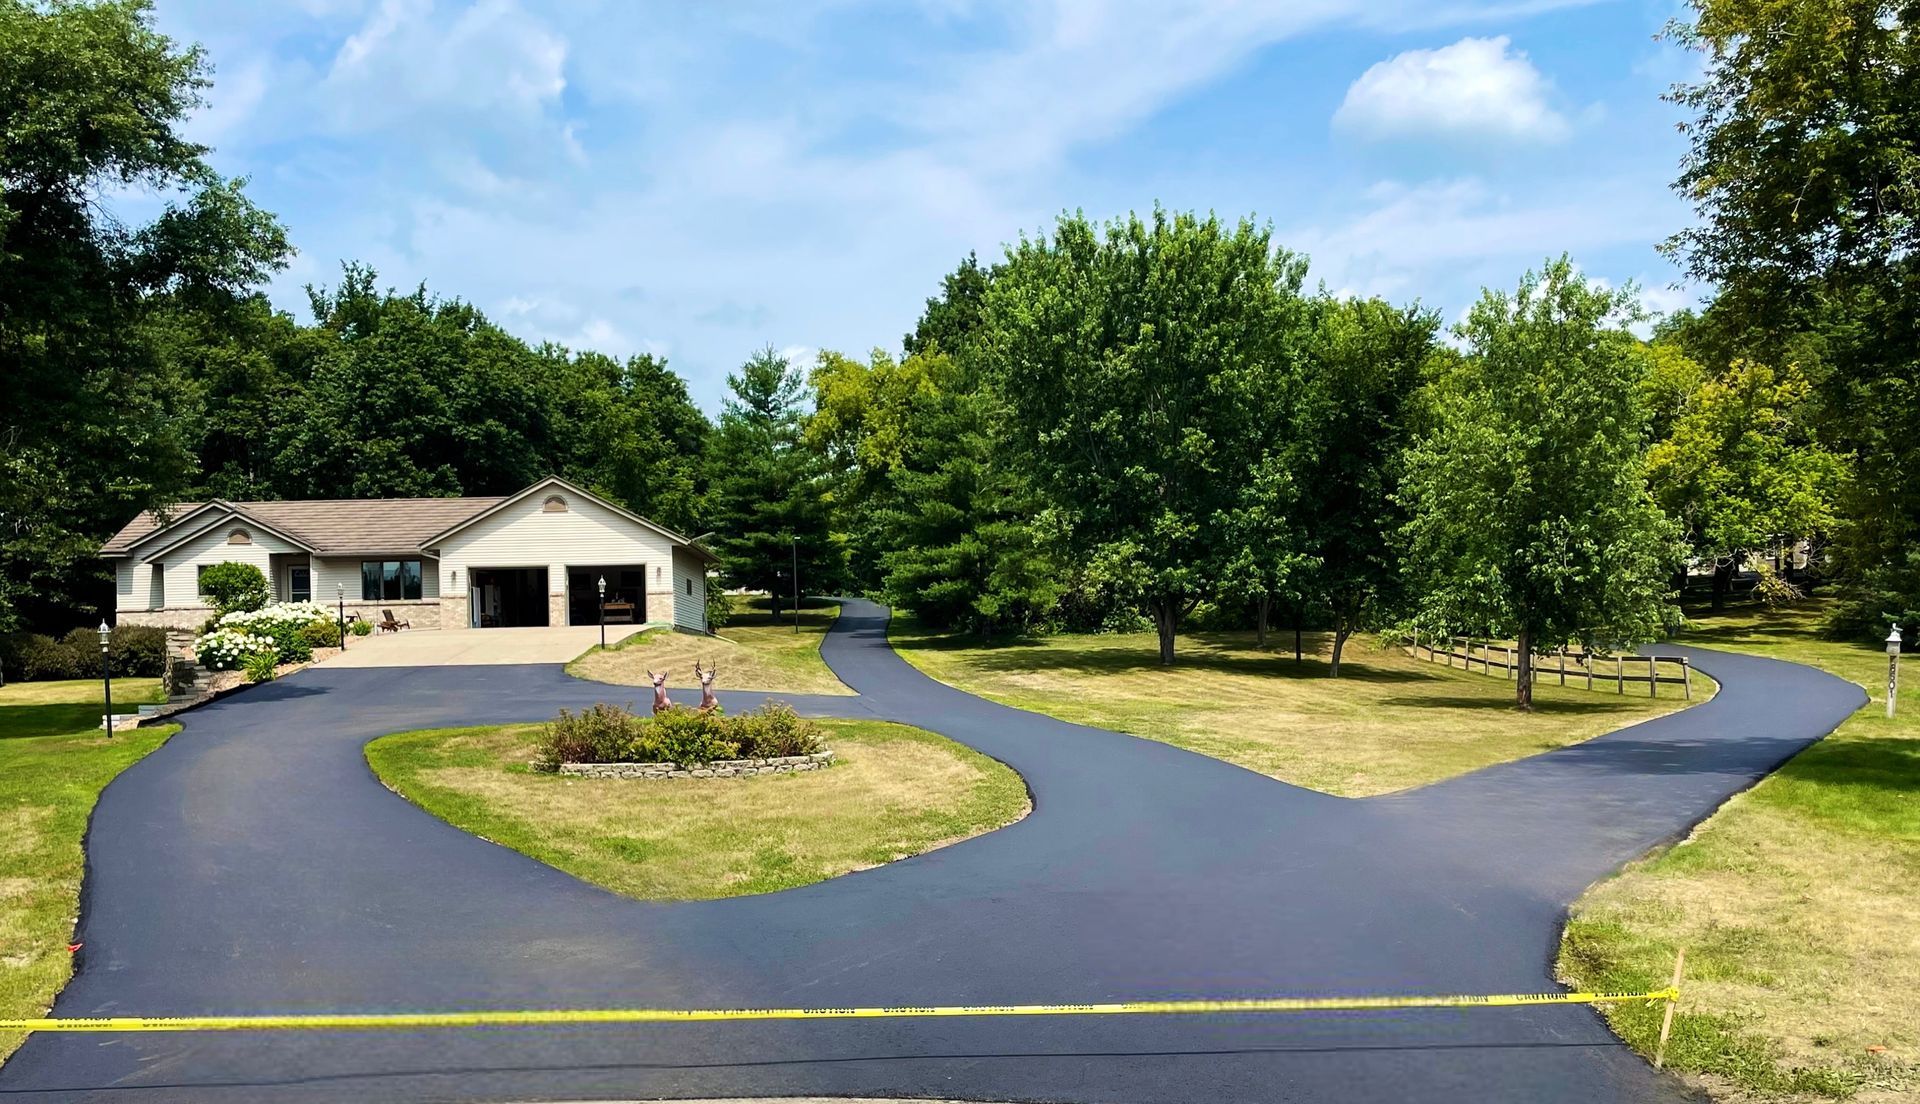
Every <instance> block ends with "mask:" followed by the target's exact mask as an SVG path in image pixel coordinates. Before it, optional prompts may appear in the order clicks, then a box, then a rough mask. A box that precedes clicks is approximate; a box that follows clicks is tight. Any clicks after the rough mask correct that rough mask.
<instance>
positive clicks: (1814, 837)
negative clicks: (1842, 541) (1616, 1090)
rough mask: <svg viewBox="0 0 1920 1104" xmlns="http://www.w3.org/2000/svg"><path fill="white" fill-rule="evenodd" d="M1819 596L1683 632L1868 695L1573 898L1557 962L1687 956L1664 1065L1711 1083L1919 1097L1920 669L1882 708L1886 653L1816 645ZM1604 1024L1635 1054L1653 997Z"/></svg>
mask: <svg viewBox="0 0 1920 1104" xmlns="http://www.w3.org/2000/svg"><path fill="white" fill-rule="evenodd" d="M1823 612H1824V611H1823V609H1822V607H1821V606H1820V605H1819V604H1818V603H1807V604H1804V605H1802V606H1798V607H1795V608H1792V609H1788V610H1781V611H1766V610H1758V609H1749V610H1740V611H1735V612H1728V613H1725V614H1722V615H1719V616H1707V615H1696V616H1698V618H1699V621H1698V624H1697V627H1696V628H1694V629H1693V630H1692V631H1690V632H1688V633H1686V634H1684V635H1683V636H1682V637H1681V640H1682V641H1683V642H1685V643H1690V644H1701V645H1704V646H1709V647H1718V648H1726V649H1728V650H1731V651H1740V652H1750V653H1752V654H1755V655H1764V656H1771V657H1774V658H1778V659H1786V660H1792V661H1794V662H1797V663H1805V664H1809V665H1811V666H1814V667H1819V668H1822V669H1823V670H1827V671H1830V672H1832V673H1833V674H1836V675H1839V676H1841V677H1843V678H1847V679H1850V680H1852V681H1854V682H1857V683H1859V684H1861V685H1862V686H1864V687H1866V688H1867V690H1868V691H1869V692H1870V693H1871V694H1872V695H1873V697H1874V702H1873V704H1872V705H1870V706H1868V707H1867V708H1865V709H1863V710H1861V711H1860V712H1859V713H1856V714H1854V715H1853V716H1852V717H1851V718H1849V719H1848V720H1847V721H1846V722H1845V723H1844V724H1842V725H1841V726H1840V728H1839V730H1838V731H1836V732H1835V733H1834V734H1833V735H1831V736H1829V737H1828V738H1827V739H1825V740H1823V741H1821V742H1820V743H1818V744H1815V745H1814V746H1813V747H1811V748H1808V749H1807V750H1806V751H1804V752H1802V753H1801V754H1800V755H1798V756H1796V757H1795V758H1794V759H1793V760H1792V761H1790V762H1788V763H1787V764H1786V765H1785V766H1784V767H1782V768H1781V769H1780V770H1779V771H1778V772H1777V773H1775V774H1774V775H1773V776H1771V777H1769V778H1768V779H1766V780H1765V781H1763V782H1761V783H1760V784H1759V785H1758V786H1756V787H1754V788H1753V789H1752V790H1750V791H1748V792H1747V793H1745V794H1742V795H1740V796H1738V797H1735V798H1734V799H1733V800H1731V801H1729V802H1728V803H1727V804H1726V805H1725V806H1724V807H1722V808H1721V810H1720V811H1719V812H1717V813H1716V814H1714V816H1713V817H1712V818H1710V819H1709V820H1707V821H1706V822H1705V823H1703V824H1701V825H1700V827H1699V828H1698V829H1696V830H1695V831H1694V832H1693V834H1692V835H1691V836H1690V837H1689V838H1688V839H1687V840H1686V841H1685V842H1683V843H1681V844H1679V845H1678V846H1675V847H1673V848H1671V849H1669V850H1667V851H1665V852H1663V853H1661V854H1659V855H1656V856H1653V857H1651V858H1649V859H1647V860H1644V861H1642V862H1640V863H1636V864H1634V865H1633V866H1631V867H1629V868H1628V869H1627V870H1626V871H1624V872H1623V873H1621V874H1620V875H1618V876H1616V877H1614V878H1611V879H1609V880H1607V881H1605V882H1602V883H1600V884H1598V885H1596V886H1594V887H1593V888H1592V889H1591V890H1589V891H1588V892H1587V894H1586V896H1584V897H1583V898H1582V899H1581V900H1580V902H1579V903H1578V904H1577V905H1576V906H1575V907H1574V910H1573V917H1572V921H1571V923H1570V924H1569V925H1568V928H1567V933H1566V939H1565V942H1564V945H1563V947H1562V951H1561V958H1560V966H1561V972H1562V974H1563V976H1564V977H1566V978H1567V979H1568V980H1569V981H1570V982H1573V983H1575V984H1578V985H1580V986H1582V987H1595V988H1608V989H1611V988H1616V987H1632V986H1637V985H1643V984H1653V983H1655V982H1657V983H1658V984H1665V979H1666V977H1667V975H1668V973H1669V971H1670V970H1671V968H1672V961H1673V953H1674V949H1675V948H1676V947H1678V946H1683V945H1684V946H1685V947H1686V949H1687V979H1686V983H1685V985H1684V986H1683V993H1684V999H1683V1000H1682V1002H1681V1004H1680V1014H1679V1015H1678V1017H1677V1018H1676V1021H1675V1026H1674V1038H1673V1041H1672V1043H1671V1044H1670V1046H1669V1051H1668V1065H1669V1066H1671V1067H1672V1068H1675V1069H1678V1070H1681V1071H1685V1072H1688V1073H1690V1074H1693V1075H1696V1076H1698V1077H1700V1078H1701V1080H1702V1083H1703V1084H1705V1085H1707V1086H1708V1087H1709V1088H1710V1089H1711V1090H1714V1091H1715V1092H1716V1095H1718V1096H1721V1097H1724V1098H1727V1099H1744V1098H1745V1097H1747V1096H1755V1095H1757V1096H1763V1097H1764V1096H1774V1095H1782V1094H1800V1095H1804V1096H1810V1097H1816V1098H1844V1097H1848V1096H1853V1097H1856V1098H1858V1099H1860V1100H1883V1099H1885V1100H1891V1099H1896V1098H1898V1099H1913V1098H1914V1096H1915V1095H1920V688H1916V686H1915V680H1916V678H1920V667H1915V666H1914V664H1915V661H1916V657H1912V656H1909V657H1907V659H1906V660H1905V661H1904V663H1905V664H1906V665H1907V666H1908V667H1909V668H1910V673H1908V672H1903V674H1908V677H1907V678H1905V679H1903V681H1904V682H1905V683H1906V684H1905V685H1903V686H1902V687H1901V690H1900V700H1899V709H1900V716H1899V717H1898V718H1896V719H1895V720H1891V721H1889V720H1887V718H1886V714H1885V707H1886V700H1885V688H1886V685H1885V684H1886V662H1887V659H1886V654H1885V652H1884V651H1882V650H1881V649H1880V648H1879V647H1876V646H1874V645H1872V644H1868V643H1858V644H1853V643H1837V642H1834V641H1828V640H1822V639H1820V638H1819V636H1818V634H1817V632H1816V627H1817V624H1818V622H1819V620H1820V617H1821V615H1822V613H1823ZM1608 1015H1609V1018H1610V1020H1611V1021H1612V1022H1613V1024H1614V1027H1615V1029H1616V1030H1618V1031H1619V1032H1620V1033H1621V1035H1622V1036H1623V1037H1624V1038H1626V1039H1627V1041H1628V1042H1630V1043H1632V1044H1633V1045H1634V1046H1636V1047H1637V1048H1639V1049H1641V1050H1643V1051H1646V1050H1649V1049H1650V1047H1651V1045H1652V1041H1653V1039H1654V1037H1655V1034H1656V1033H1657V1031H1658V1014H1657V1011H1655V1010H1651V1009H1642V1008H1631V1007H1626V1006H1618V1007H1614V1008H1612V1009H1610V1010H1609V1012H1608Z"/></svg>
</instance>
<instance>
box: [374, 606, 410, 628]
mask: <svg viewBox="0 0 1920 1104" xmlns="http://www.w3.org/2000/svg"><path fill="white" fill-rule="evenodd" d="M378 627H379V629H380V631H381V632H399V631H400V630H401V629H411V628H413V622H411V621H395V620H394V619H393V611H392V610H390V609H383V610H381V611H380V624H379V626H378Z"/></svg>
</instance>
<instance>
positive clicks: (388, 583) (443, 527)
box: [100, 478, 714, 632]
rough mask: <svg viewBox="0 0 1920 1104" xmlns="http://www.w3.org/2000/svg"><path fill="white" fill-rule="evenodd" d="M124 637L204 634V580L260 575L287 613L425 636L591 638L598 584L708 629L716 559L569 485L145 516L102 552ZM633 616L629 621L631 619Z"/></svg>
mask: <svg viewBox="0 0 1920 1104" xmlns="http://www.w3.org/2000/svg"><path fill="white" fill-rule="evenodd" d="M100 555H101V556H103V557H104V558H106V559H108V560H111V561H113V563H114V571H115V581H116V587H117V590H118V599H117V601H116V603H115V606H116V609H117V611H118V613H117V617H116V620H117V621H118V622H119V623H120V624H123V625H164V626H168V627H173V628H198V627H199V626H200V624H201V623H202V622H204V621H205V620H206V619H207V616H208V613H209V610H208V606H207V601H206V599H205V598H203V597H202V596H201V594H200V587H199V577H200V572H201V571H202V570H203V569H205V568H206V567H208V566H209V565H212V564H217V563H222V562H226V561H236V562H239V563H250V564H253V565H254V566H255V567H258V568H259V569H260V570H261V571H262V572H263V573H264V574H265V575H266V577H267V585H268V586H269V587H270V588H271V589H272V591H273V597H274V599H275V600H277V601H287V602H306V601H313V602H319V603H321V604H323V605H327V606H332V605H335V604H336V602H339V601H342V600H344V602H345V604H346V608H347V611H348V613H349V614H351V613H355V612H358V613H360V614H362V615H363V616H369V617H372V618H374V619H376V620H377V619H378V616H379V612H380V611H381V610H389V609H390V610H392V611H393V614H394V616H395V617H396V618H399V619H400V620H404V621H410V622H412V624H413V627H414V628H416V629H423V628H467V627H473V628H493V627H511V626H522V625H592V624H597V623H598V620H599V608H600V596H599V591H598V583H599V580H600V579H602V578H604V579H606V581H607V603H608V604H609V606H611V607H613V610H614V612H613V614H612V615H611V616H610V618H609V619H610V620H613V619H618V620H623V621H624V620H627V619H629V618H630V619H631V620H633V621H637V622H646V623H649V624H654V625H669V626H672V627H674V628H678V629H685V630H688V631H691V632H704V631H706V602H707V593H706V590H707V567H708V565H709V564H711V563H713V562H714V558H713V554H712V553H710V552H708V551H707V550H706V549H704V548H701V547H700V546H698V545H696V544H694V543H693V542H692V541H690V540H688V539H687V538H686V537H683V536H680V535H679V534H678V533H675V532H673V531H672V530H670V529H667V528H665V527H664V526H660V525H656V524H655V523H653V522H651V521H648V520H647V519H646V518H643V517H640V516H639V515H637V514H633V513H629V512H628V511H626V510H623V509H621V508H620V507H618V506H616V505H614V504H613V503H611V502H608V501H607V500H606V499H603V498H601V497H599V496H598V495H594V494H591V493H589V492H587V491H584V490H581V489H580V488H579V487H576V486H574V485H573V484H571V483H568V482H567V481H565V480H563V479H559V478H549V479H543V480H541V481H540V482H538V483H535V484H534V485H533V486H531V487H528V488H527V489H526V490H524V491H521V492H520V493H518V494H514V495H508V496H506V497H505V498H497V497H496V498H343V499H330V500H325V501H308V502H224V501H221V500H219V499H215V500H213V501H211V502H199V503H196V502H185V503H181V504H180V505H179V506H176V507H175V508H173V509H172V510H171V511H168V514H167V517H166V518H165V520H164V522H163V521H162V519H161V518H158V517H155V516H154V515H153V514H151V513H147V514H141V515H140V516H139V517H136V518H134V519H133V520H132V521H130V522H128V523H127V525H126V527H125V528H123V529H121V530H120V531H119V532H118V533H115V534H114V535H113V538H112V539H111V540H109V541H107V543H106V544H105V545H103V546H101V549H100ZM628 609H631V614H629V613H628Z"/></svg>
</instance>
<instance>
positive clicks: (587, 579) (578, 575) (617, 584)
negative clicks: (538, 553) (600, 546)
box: [567, 564, 647, 625]
mask: <svg viewBox="0 0 1920 1104" xmlns="http://www.w3.org/2000/svg"><path fill="white" fill-rule="evenodd" d="M601 579H605V580H606V581H607V624H609V625H637V624H639V623H640V622H642V621H645V620H646V619H647V565H645V564H601V565H592V566H582V565H579V564H568V565H567V624H569V625H597V624H599V623H600V589H599V587H600V580H601Z"/></svg>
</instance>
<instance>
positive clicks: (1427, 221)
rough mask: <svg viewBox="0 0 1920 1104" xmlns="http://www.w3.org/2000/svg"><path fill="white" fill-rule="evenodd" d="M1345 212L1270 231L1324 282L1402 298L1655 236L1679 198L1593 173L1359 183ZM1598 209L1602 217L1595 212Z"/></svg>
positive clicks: (1513, 276) (1494, 281)
mask: <svg viewBox="0 0 1920 1104" xmlns="http://www.w3.org/2000/svg"><path fill="white" fill-rule="evenodd" d="M1364 200H1365V202H1364V204H1362V205H1361V206H1360V207H1359V208H1358V209H1357V210H1354V211H1351V212H1350V213H1348V214H1347V215H1346V216H1345V217H1344V218H1342V217H1327V216H1322V217H1320V218H1318V219H1316V220H1315V221H1314V222H1312V223H1310V224H1305V225H1301V226H1298V227H1295V228H1293V229H1290V230H1283V231H1282V232H1280V233H1279V234H1277V235H1276V236H1277V237H1278V238H1279V240H1281V241H1284V242H1287V243H1288V244H1289V245H1290V246H1293V247H1296V248H1299V249H1301V250H1302V251H1304V252H1305V253H1307V254H1308V256H1310V257H1311V258H1312V260H1313V274H1314V276H1315V277H1316V278H1317V279H1320V280H1324V281H1325V282H1326V283H1327V285H1328V286H1329V287H1339V288H1343V289H1350V290H1352V291H1356V292H1358V293H1360V294H1364V295H1378V296H1383V297H1385V298H1389V299H1408V298H1412V297H1415V296H1419V295H1423V294H1428V295H1430V294H1431V289H1433V288H1436V287H1443V286H1449V285H1454V284H1457V283H1459V282H1460V281H1461V280H1470V281H1474V282H1477V283H1479V284H1481V285H1482V286H1491V287H1512V286H1513V284H1514V282H1515V281H1516V280H1517V279H1518V278H1519V276H1520V274H1521V273H1522V272H1524V271H1526V270H1527V269H1530V268H1531V269H1538V268H1539V267H1540V264H1541V263H1542V262H1543V261H1544V260H1546V259H1547V258H1549V257H1557V256H1559V255H1560V254H1561V253H1563V252H1565V253H1570V254H1571V255H1572V256H1573V257H1574V258H1575V259H1576V260H1577V259H1579V258H1582V257H1585V256H1588V255H1591V254H1598V253H1603V252H1606V251H1610V250H1614V249H1619V248H1622V247H1633V246H1645V245H1648V244H1650V243H1652V242H1654V241H1658V240H1659V239H1660V238H1661V236H1662V235H1664V234H1665V233H1666V232H1667V231H1668V230H1669V229H1670V228H1671V227H1672V225H1673V223H1674V220H1675V216H1676V213H1677V203H1678V201H1677V200H1675V199H1673V198H1672V197H1670V196H1668V195H1667V194H1665V193H1664V192H1663V191H1660V190H1657V189H1656V190H1652V191H1648V190H1646V189H1640V188H1632V187H1629V186H1627V185H1626V184H1625V183H1624V182H1621V181H1614V180H1604V179H1599V180H1593V181H1590V182H1588V183H1586V184H1584V185H1581V186H1579V187H1577V188H1564V189H1560V190H1557V191H1554V192H1552V193H1548V194H1541V193H1538V192H1523V193H1519V194H1517V195H1516V194H1514V193H1511V192H1507V191H1502V190H1498V189H1496V188H1494V187H1492V186H1490V185H1489V184H1488V183H1486V182H1485V181H1483V180H1478V179H1471V178H1470V179H1462V180H1446V181H1435V182H1431V183H1426V184H1420V185H1414V186H1409V185H1405V184H1399V183H1393V182H1386V183H1381V184H1377V185H1375V186H1374V187H1373V188H1370V189H1368V190H1367V192H1366V194H1365V196H1364ZM1599 212H1605V216H1604V217H1596V215H1597V213H1599Z"/></svg>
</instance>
